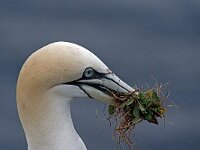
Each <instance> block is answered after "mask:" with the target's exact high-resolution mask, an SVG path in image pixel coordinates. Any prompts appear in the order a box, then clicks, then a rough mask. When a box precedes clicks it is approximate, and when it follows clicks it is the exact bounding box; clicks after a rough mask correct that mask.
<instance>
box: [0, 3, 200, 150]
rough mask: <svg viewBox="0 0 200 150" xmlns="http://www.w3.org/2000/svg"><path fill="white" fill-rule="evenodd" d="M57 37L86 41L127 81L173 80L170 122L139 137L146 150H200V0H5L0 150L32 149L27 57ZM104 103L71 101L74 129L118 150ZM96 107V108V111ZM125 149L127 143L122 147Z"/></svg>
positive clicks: (89, 141) (0, 18)
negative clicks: (25, 95) (21, 114)
mask: <svg viewBox="0 0 200 150" xmlns="http://www.w3.org/2000/svg"><path fill="white" fill-rule="evenodd" d="M55 41H70V42H74V43H77V44H80V45H82V46H84V47H86V48H88V49H89V50H90V51H92V52H93V53H95V54H96V55H97V56H99V57H100V59H102V60H103V61H104V62H105V63H106V64H107V65H108V66H109V67H110V68H111V69H112V70H113V71H114V72H115V73H116V74H117V75H118V76H119V77H121V78H122V79H123V80H124V81H126V82H127V83H129V84H131V85H133V84H137V85H138V86H142V85H144V84H145V83H147V84H152V83H154V81H153V78H152V76H153V77H154V78H156V79H157V81H158V82H159V83H160V82H163V83H165V82H168V81H169V80H170V81H171V86H170V91H171V95H170V98H171V99H172V100H173V101H174V102H175V103H176V104H177V105H178V106H179V108H178V109H170V111H169V112H168V114H167V121H169V122H171V123H173V124H170V123H166V124H164V123H162V121H160V125H159V126H156V125H152V124H148V123H146V122H144V123H141V124H140V125H139V126H138V127H137V128H136V130H135V134H134V139H135V142H136V145H137V147H138V148H139V149H141V150H147V149H148V150H157V149H162V150H180V149H181V150H188V149H192V150H198V149H200V143H199V140H200V115H199V114H200V111H199V107H200V99H199V95H198V94H199V93H200V91H199V88H200V66H199V65H200V1H199V0H151V1H149V0H110V1H107V0H101V1H94V0H84V1H82V0H57V1H53V0H35V1H34V0H17V1H13V0H1V1H0V83H1V84H0V95H1V98H0V150H16V149H19V150H26V149H27V146H26V141H25V137H24V133H23V130H22V127H21V124H20V121H19V118H18V114H17V110H16V102H15V88H16V81H17V77H18V73H19V71H20V68H21V66H22V64H23V63H24V61H25V60H26V58H27V57H28V56H29V55H30V54H31V53H33V52H34V51H35V50H37V49H38V48H40V47H42V46H44V45H46V44H48V43H51V42H55ZM104 107H105V106H104V104H101V103H98V102H96V101H94V100H90V99H85V100H76V101H73V102H72V115H73V120H74V123H75V127H76V129H77V131H78V133H79V134H80V136H81V137H82V138H83V140H84V142H85V143H86V146H87V148H88V150H102V149H105V150H114V149H116V145H115V142H114V141H113V140H112V132H113V129H112V128H110V127H109V123H108V121H107V120H106V119H105V117H104V115H103V114H104V113H103V109H104ZM96 112H98V113H96ZM123 149H127V148H123Z"/></svg>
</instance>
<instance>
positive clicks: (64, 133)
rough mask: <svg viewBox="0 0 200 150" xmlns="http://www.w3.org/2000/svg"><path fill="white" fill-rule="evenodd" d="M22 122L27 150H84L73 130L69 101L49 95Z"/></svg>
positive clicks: (81, 142) (35, 105)
mask: <svg viewBox="0 0 200 150" xmlns="http://www.w3.org/2000/svg"><path fill="white" fill-rule="evenodd" d="M33 107H35V108H33V109H34V110H35V112H34V114H31V113H30V116H29V117H30V118H28V119H27V118H26V119H25V121H24V122H23V126H24V130H25V134H26V138H27V143H28V149H29V150H86V147H85V145H84V143H83V141H82V140H81V138H80V137H79V135H78V134H77V132H76V131H75V129H74V125H73V122H72V118H71V113H70V99H68V100H66V98H63V97H55V96H54V95H50V96H49V97H48V98H47V99H46V100H43V102H42V103H39V104H38V106H37V104H34V106H33Z"/></svg>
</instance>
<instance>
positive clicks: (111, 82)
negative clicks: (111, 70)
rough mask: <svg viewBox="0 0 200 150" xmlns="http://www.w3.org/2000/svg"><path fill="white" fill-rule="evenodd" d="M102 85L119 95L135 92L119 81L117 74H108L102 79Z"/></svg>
mask: <svg viewBox="0 0 200 150" xmlns="http://www.w3.org/2000/svg"><path fill="white" fill-rule="evenodd" d="M102 81H103V82H102V85H103V86H105V87H107V88H108V89H110V90H112V91H114V92H117V93H122V94H123V93H129V92H133V91H135V89H133V88H132V87H130V86H129V85H128V84H126V83H125V82H124V81H122V80H121V79H119V78H118V77H117V76H116V75H115V74H106V75H105V77H104V78H102Z"/></svg>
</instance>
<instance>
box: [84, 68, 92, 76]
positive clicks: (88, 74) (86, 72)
mask: <svg viewBox="0 0 200 150" xmlns="http://www.w3.org/2000/svg"><path fill="white" fill-rule="evenodd" d="M94 75H95V71H94V69H93V68H86V69H85V71H84V77H86V78H92V77H94Z"/></svg>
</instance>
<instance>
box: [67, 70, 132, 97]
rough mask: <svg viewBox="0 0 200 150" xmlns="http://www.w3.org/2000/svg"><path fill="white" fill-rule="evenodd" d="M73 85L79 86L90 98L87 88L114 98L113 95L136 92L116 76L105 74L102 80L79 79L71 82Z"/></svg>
mask: <svg viewBox="0 0 200 150" xmlns="http://www.w3.org/2000/svg"><path fill="white" fill-rule="evenodd" d="M71 84H74V85H77V86H79V87H80V88H81V89H82V90H83V91H84V92H85V93H86V94H87V95H88V96H89V97H91V98H93V96H91V93H90V92H88V90H85V88H84V87H85V86H90V87H92V88H95V89H97V90H99V91H101V92H103V93H104V94H106V95H109V96H112V93H122V94H126V93H129V92H133V91H135V89H133V88H132V87H130V86H129V85H127V84H126V83H125V82H123V81H122V80H120V79H119V78H118V77H117V76H116V75H115V74H111V73H110V74H104V75H103V76H102V77H101V78H97V79H79V80H77V81H73V82H71Z"/></svg>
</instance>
